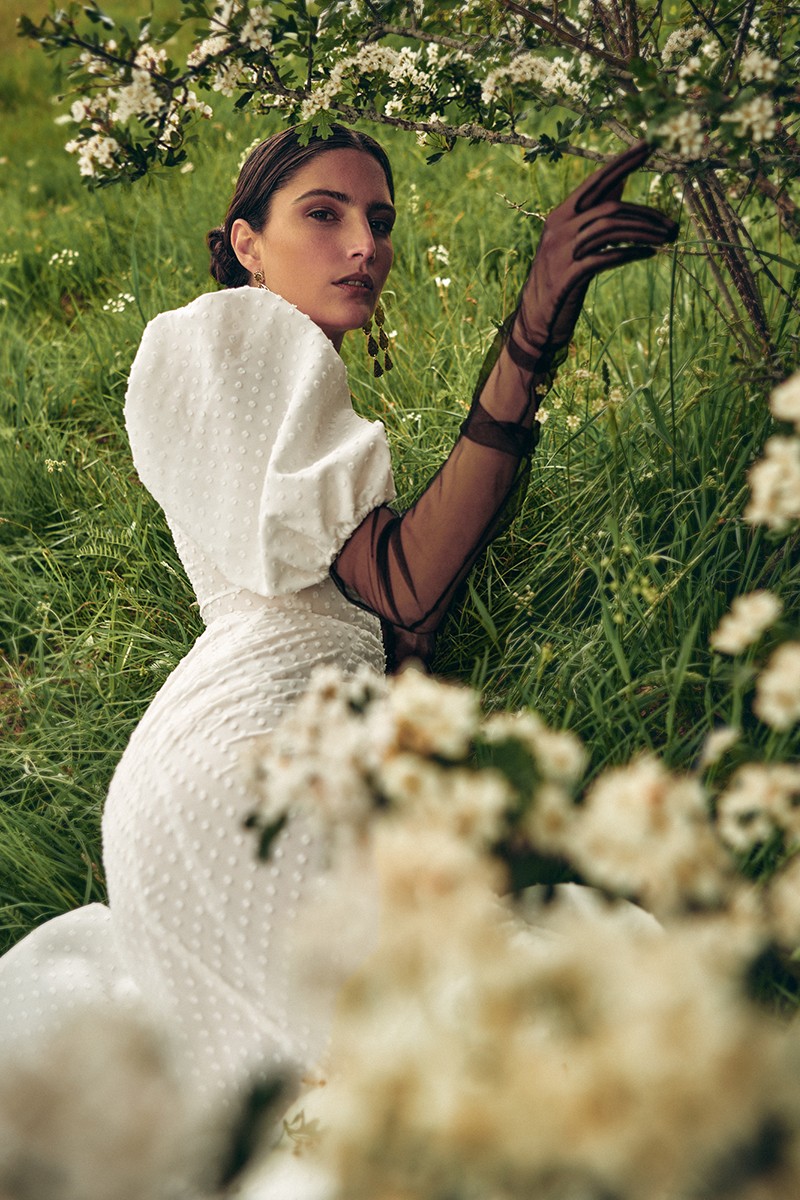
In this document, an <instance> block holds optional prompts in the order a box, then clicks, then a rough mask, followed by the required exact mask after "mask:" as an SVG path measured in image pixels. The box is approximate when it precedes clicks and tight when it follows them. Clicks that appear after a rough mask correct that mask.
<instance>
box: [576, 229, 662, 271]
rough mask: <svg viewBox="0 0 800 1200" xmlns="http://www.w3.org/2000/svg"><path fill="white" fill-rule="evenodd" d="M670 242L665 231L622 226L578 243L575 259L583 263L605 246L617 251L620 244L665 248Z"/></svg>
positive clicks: (593, 235)
mask: <svg viewBox="0 0 800 1200" xmlns="http://www.w3.org/2000/svg"><path fill="white" fill-rule="evenodd" d="M669 240H670V239H669V237H668V236H667V232H666V231H665V230H663V229H654V228H652V227H647V226H644V225H636V224H631V225H620V226H618V227H617V228H616V229H614V230H607V229H606V230H601V229H599V230H597V231H596V232H594V233H592V234H590V235H589V236H587V237H586V238H583V239H582V240H581V241H580V242H579V243H578V245H577V246H576V247H575V250H574V253H573V259H574V260H575V261H576V262H582V261H583V260H584V259H585V258H587V257H588V256H589V255H592V254H599V253H601V252H602V250H603V247H604V246H607V247H613V248H615V249H616V248H620V243H627V244H628V245H630V246H663V245H664V244H665V243H666V242H667V241H669ZM673 240H674V239H673Z"/></svg>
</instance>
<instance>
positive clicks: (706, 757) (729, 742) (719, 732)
mask: <svg viewBox="0 0 800 1200" xmlns="http://www.w3.org/2000/svg"><path fill="white" fill-rule="evenodd" d="M740 737H741V731H740V730H738V729H735V728H733V727H732V726H730V725H722V726H720V728H719V729H713V730H712V731H711V733H709V734H708V736H707V737H706V740H705V742H704V743H703V749H702V750H701V752H700V761H699V765H700V766H701V767H712V766H713V765H714V763H718V762H719V760H720V759H721V758H722V757H723V755H724V754H725V752H726V751H727V750H730V748H731V746H735V745H736V743H737V742H738V740H739V738H740Z"/></svg>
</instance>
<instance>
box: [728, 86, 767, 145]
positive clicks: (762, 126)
mask: <svg viewBox="0 0 800 1200" xmlns="http://www.w3.org/2000/svg"><path fill="white" fill-rule="evenodd" d="M720 120H721V121H734V122H736V123H737V124H738V126H739V128H738V130H737V133H738V134H739V135H740V136H741V137H745V136H746V135H747V134H748V133H749V135H750V137H751V138H752V139H753V141H754V142H765V141H768V139H769V138H771V137H774V135H775V132H776V130H777V128H778V122H777V119H776V117H775V107H774V105H773V104H772V101H771V100H770V99H769V97H768V96H754V97H753V99H752V100H748V101H747V102H746V103H745V104H740V105H739V107H738V108H736V109H734V110H733V112H730V113H723V114H722V116H721V117H720Z"/></svg>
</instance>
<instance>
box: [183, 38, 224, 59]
mask: <svg viewBox="0 0 800 1200" xmlns="http://www.w3.org/2000/svg"><path fill="white" fill-rule="evenodd" d="M228 45H229V43H228V38H227V37H226V35H225V34H223V33H217V34H214V35H213V37H209V38H206V39H205V41H202V42H200V44H199V45H198V46H195V47H194V48H193V49H192V50H190V51H189V53H188V55H187V56H186V65H187V66H188V67H202V65H203V64H204V63H205V62H207V60H208V59H209V58H215V57H216V56H217V55H218V54H224V53H225V51H226V50H227V49H228Z"/></svg>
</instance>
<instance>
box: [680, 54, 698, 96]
mask: <svg viewBox="0 0 800 1200" xmlns="http://www.w3.org/2000/svg"><path fill="white" fill-rule="evenodd" d="M700 70H701V63H700V59H699V58H698V57H697V55H696V54H695V55H692V57H691V58H687V59H686V62H684V63H681V65H680V66H679V67H678V82H677V83H676V84H675V92H676V94H677V95H678V96H683V95H685V93H686V92H687V91H688V88H689V83H688V81H689V79H690V78H691V76H692V75H697V74H699V72H700Z"/></svg>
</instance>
